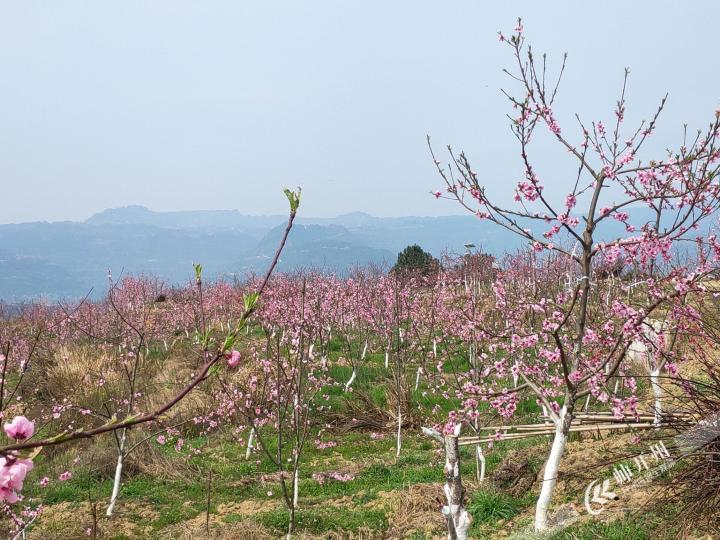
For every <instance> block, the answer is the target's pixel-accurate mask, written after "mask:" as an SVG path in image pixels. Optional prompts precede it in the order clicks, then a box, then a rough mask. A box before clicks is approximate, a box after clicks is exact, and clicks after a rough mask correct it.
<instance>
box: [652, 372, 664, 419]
mask: <svg viewBox="0 0 720 540" xmlns="http://www.w3.org/2000/svg"><path fill="white" fill-rule="evenodd" d="M650 385H651V386H652V391H653V396H654V398H655V400H654V405H653V412H654V414H655V422H654V423H655V425H656V426H659V425H660V422H662V393H663V391H662V386H660V370H659V369H654V370H652V371H651V372H650Z"/></svg>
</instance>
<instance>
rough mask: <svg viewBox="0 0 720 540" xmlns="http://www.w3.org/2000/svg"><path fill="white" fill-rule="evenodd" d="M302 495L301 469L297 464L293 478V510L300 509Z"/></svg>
mask: <svg viewBox="0 0 720 540" xmlns="http://www.w3.org/2000/svg"><path fill="white" fill-rule="evenodd" d="M299 494H300V468H299V467H298V465H297V463H296V464H295V473H294V476H293V508H297V507H298V498H299Z"/></svg>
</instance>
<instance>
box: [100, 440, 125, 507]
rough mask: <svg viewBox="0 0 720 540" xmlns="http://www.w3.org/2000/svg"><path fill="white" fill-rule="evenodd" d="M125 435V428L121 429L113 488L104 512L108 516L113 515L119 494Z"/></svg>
mask: <svg viewBox="0 0 720 540" xmlns="http://www.w3.org/2000/svg"><path fill="white" fill-rule="evenodd" d="M126 437H127V430H126V429H123V430H122V435H120V444H119V446H118V459H117V465H116V466H115V480H114V481H113V488H112V494H111V495H110V504H109V505H108V507H107V511H106V512H105V515H106V516H108V517H110V516H112V515H113V511H114V510H115V502H116V501H117V498H118V495H119V494H120V486H121V484H122V471H123V463H124V459H125V441H126Z"/></svg>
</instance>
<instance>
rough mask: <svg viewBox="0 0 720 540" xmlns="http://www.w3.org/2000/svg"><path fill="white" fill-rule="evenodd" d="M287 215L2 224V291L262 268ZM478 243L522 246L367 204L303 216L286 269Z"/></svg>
mask: <svg viewBox="0 0 720 540" xmlns="http://www.w3.org/2000/svg"><path fill="white" fill-rule="evenodd" d="M285 221H286V217H285V216H281V215H277V216H246V215H243V214H240V213H239V212H236V211H190V212H154V211H152V210H149V209H147V208H145V207H142V206H127V207H123V208H112V209H108V210H105V211H103V212H100V213H98V214H95V215H93V216H92V217H91V218H89V219H87V220H86V221H84V222H53V223H46V222H36V223H21V224H12V225H0V300H2V301H5V302H21V301H24V300H30V299H37V298H47V299H49V300H57V299H61V298H75V297H80V296H84V295H86V294H88V293H90V294H91V296H93V297H98V296H101V295H102V294H103V293H104V292H105V290H106V287H107V272H108V270H111V271H112V274H113V276H115V277H118V276H120V275H121V274H122V273H131V274H140V273H144V274H152V275H154V276H158V277H160V278H162V279H164V280H166V281H167V282H168V283H170V284H177V283H185V282H187V280H189V279H190V278H191V276H192V263H193V262H200V263H202V265H203V267H204V269H205V272H206V275H207V276H208V277H209V278H220V277H224V278H229V279H231V278H233V277H234V276H238V277H242V276H243V275H245V274H247V273H249V272H259V271H262V270H263V269H264V268H265V266H266V265H267V263H268V261H269V260H270V258H271V257H272V255H273V254H274V252H275V249H276V247H277V242H278V240H279V238H280V235H281V234H282V230H283V228H284V225H285ZM468 242H472V243H474V244H476V245H477V246H482V248H483V249H484V250H486V251H488V252H491V253H502V252H504V251H507V250H508V249H512V248H513V247H517V246H518V245H519V243H518V241H517V240H516V239H515V237H514V236H513V235H511V234H509V233H507V232H505V231H503V230H502V229H499V228H498V227H495V226H492V225H491V224H487V223H485V222H483V221H481V220H478V219H476V218H474V217H473V216H444V217H400V218H379V217H374V216H371V215H369V214H365V213H362V212H354V213H351V214H344V215H341V216H337V217H335V218H298V220H297V222H296V225H295V227H294V228H293V231H292V233H291V235H290V238H289V241H288V243H287V246H286V248H285V251H284V252H283V255H282V258H281V261H280V265H279V268H280V269H281V270H292V269H298V268H323V269H325V270H329V271H336V272H344V271H346V270H348V269H349V268H351V267H353V266H355V265H364V264H367V263H371V262H372V263H377V264H387V265H392V264H393V263H394V261H395V259H396V257H397V253H398V252H399V251H401V250H402V249H404V248H405V247H406V246H408V245H410V244H420V245H421V246H422V247H423V248H424V249H425V250H427V251H430V252H431V253H433V254H434V255H436V256H439V255H441V254H442V253H443V252H444V251H446V250H447V251H449V252H454V253H462V252H464V248H463V245H464V244H466V243H468Z"/></svg>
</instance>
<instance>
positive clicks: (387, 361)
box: [385, 351, 390, 369]
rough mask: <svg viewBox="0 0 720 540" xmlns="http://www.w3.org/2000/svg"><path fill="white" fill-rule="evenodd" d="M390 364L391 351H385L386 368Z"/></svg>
mask: <svg viewBox="0 0 720 540" xmlns="http://www.w3.org/2000/svg"><path fill="white" fill-rule="evenodd" d="M389 365H390V351H385V369H387V368H388V366H389Z"/></svg>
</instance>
